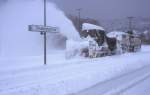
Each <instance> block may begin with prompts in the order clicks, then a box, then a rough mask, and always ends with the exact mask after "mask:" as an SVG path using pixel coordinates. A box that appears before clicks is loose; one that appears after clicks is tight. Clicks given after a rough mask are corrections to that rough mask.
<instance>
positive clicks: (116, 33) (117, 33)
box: [107, 31, 128, 37]
mask: <svg viewBox="0 0 150 95" xmlns="http://www.w3.org/2000/svg"><path fill="white" fill-rule="evenodd" d="M120 35H128V34H127V33H125V32H122V31H112V32H109V33H107V36H108V37H117V36H120Z"/></svg>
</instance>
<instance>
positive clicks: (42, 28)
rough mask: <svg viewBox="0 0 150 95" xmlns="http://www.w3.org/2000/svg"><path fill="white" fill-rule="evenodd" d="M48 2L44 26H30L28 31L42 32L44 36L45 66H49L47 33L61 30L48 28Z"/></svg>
mask: <svg viewBox="0 0 150 95" xmlns="http://www.w3.org/2000/svg"><path fill="white" fill-rule="evenodd" d="M46 20H47V19H46V0H44V25H29V26H28V30H29V31H34V32H41V33H42V34H43V35H44V65H46V64H47V45H46V41H47V36H46V34H47V32H49V33H58V31H59V28H58V27H51V26H47V23H46Z"/></svg>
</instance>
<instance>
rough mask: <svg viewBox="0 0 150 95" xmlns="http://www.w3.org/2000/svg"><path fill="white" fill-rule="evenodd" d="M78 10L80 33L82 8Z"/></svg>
mask: <svg viewBox="0 0 150 95" xmlns="http://www.w3.org/2000/svg"><path fill="white" fill-rule="evenodd" d="M76 10H77V12H78V29H79V33H81V8H79V9H76Z"/></svg>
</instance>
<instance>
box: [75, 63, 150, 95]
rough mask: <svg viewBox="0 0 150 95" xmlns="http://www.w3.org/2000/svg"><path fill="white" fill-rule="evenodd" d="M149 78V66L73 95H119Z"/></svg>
mask: <svg viewBox="0 0 150 95" xmlns="http://www.w3.org/2000/svg"><path fill="white" fill-rule="evenodd" d="M147 78H150V65H149V66H145V67H143V68H140V69H137V70H135V71H132V72H129V73H127V74H124V75H121V76H118V77H115V78H113V79H111V80H107V81H104V82H101V83H99V84H96V85H95V86H93V87H90V88H88V89H85V90H83V91H80V92H78V93H76V94H73V95H121V94H122V93H124V92H126V91H128V90H130V89H131V88H132V87H134V86H136V85H138V84H139V83H141V82H143V81H144V80H146V79H147Z"/></svg>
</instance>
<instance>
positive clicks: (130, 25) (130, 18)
mask: <svg viewBox="0 0 150 95" xmlns="http://www.w3.org/2000/svg"><path fill="white" fill-rule="evenodd" d="M133 19H134V17H128V20H129V31H132V28H133V27H132V21H133Z"/></svg>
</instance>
